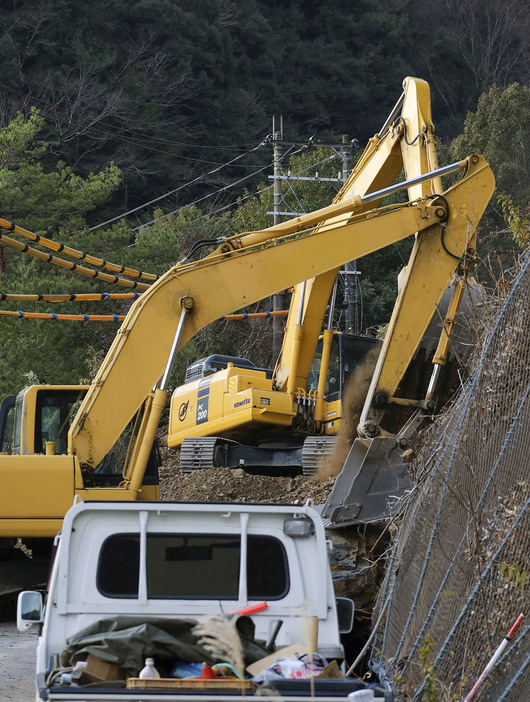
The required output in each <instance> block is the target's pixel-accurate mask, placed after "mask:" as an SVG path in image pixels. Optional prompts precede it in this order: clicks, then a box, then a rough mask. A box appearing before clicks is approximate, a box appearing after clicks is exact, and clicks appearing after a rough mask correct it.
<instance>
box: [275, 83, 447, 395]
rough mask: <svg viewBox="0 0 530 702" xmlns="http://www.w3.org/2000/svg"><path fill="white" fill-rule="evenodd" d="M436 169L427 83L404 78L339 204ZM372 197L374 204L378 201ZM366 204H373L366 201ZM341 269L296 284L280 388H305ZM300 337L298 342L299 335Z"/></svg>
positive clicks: (435, 185) (432, 183) (436, 181)
mask: <svg viewBox="0 0 530 702" xmlns="http://www.w3.org/2000/svg"><path fill="white" fill-rule="evenodd" d="M437 168H438V160H437V156H436V148H435V144H434V126H433V123H432V117H431V99H430V89H429V85H428V83H426V82H425V81H423V80H421V79H419V78H410V77H409V78H406V79H405V80H404V81H403V93H402V95H401V97H400V99H399V100H398V101H397V103H396V105H395V107H394V108H393V110H392V112H391V113H390V115H389V117H388V119H387V120H386V122H385V124H384V125H383V127H382V128H381V130H380V131H379V133H378V134H376V135H375V136H373V137H372V138H371V139H370V141H369V142H368V144H367V146H366V148H365V150H364V152H363V154H362V156H361V157H360V158H359V160H358V162H357V164H356V166H355V168H354V169H353V171H352V173H351V175H350V177H349V178H348V180H347V182H346V183H345V184H344V186H343V187H342V189H341V190H340V192H339V193H338V194H337V196H336V198H335V200H334V202H335V203H339V202H341V201H344V200H347V199H348V198H350V197H352V196H353V195H358V196H363V195H367V194H368V193H373V192H376V191H380V190H383V189H385V188H387V187H388V186H390V185H392V183H393V182H394V181H395V179H396V178H397V176H398V175H399V173H400V171H401V170H402V169H403V170H404V171H405V177H406V178H407V179H413V178H415V177H417V176H421V175H422V174H425V173H429V172H432V171H435V170H436V169H437ZM441 192H442V185H441V180H440V178H439V177H435V178H433V179H432V180H425V181H423V182H421V183H417V184H416V185H411V186H410V188H409V199H410V200H414V199H417V198H420V197H427V196H429V195H432V194H435V193H441ZM379 202H380V201H374V202H372V203H371V206H373V207H375V206H378V204H379ZM365 207H366V208H367V207H369V205H366V206H365ZM348 217H349V213H346V214H343V215H339V216H337V217H334V218H331V219H330V220H328V221H326V222H325V223H324V224H323V225H322V226H336V225H341V224H343V223H345V222H347V220H348ZM338 272H339V269H338V268H337V269H334V270H331V271H327V272H326V273H324V274H322V275H319V276H316V277H314V278H311V279H310V280H308V281H306V282H305V284H299V285H297V286H296V287H295V289H294V292H293V296H292V299H291V304H290V308H289V316H288V318H287V323H286V328H285V334H284V337H283V343H282V348H281V351H280V355H279V357H278V360H277V362H276V367H275V371H274V383H275V387H276V389H278V390H284V391H285V390H287V389H288V386H289V387H297V388H305V387H306V386H307V378H308V374H309V371H310V368H311V363H312V361H313V357H314V353H315V348H316V345H317V341H318V338H319V335H320V333H321V331H322V324H323V321H324V317H325V314H326V308H327V304H328V301H329V299H330V296H331V291H332V288H333V285H334V283H335V280H336V277H337V274H338ZM297 338H298V339H301V341H300V343H299V344H297V343H296V341H295V339H297Z"/></svg>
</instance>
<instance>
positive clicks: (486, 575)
mask: <svg viewBox="0 0 530 702" xmlns="http://www.w3.org/2000/svg"><path fill="white" fill-rule="evenodd" d="M529 300H530V259H526V261H525V262H523V266H522V269H521V272H520V274H519V275H518V277H517V279H516V280H515V281H514V284H513V287H512V290H511V293H510V295H509V297H508V298H507V300H506V302H505V304H504V306H503V308H502V310H501V312H500V314H499V316H498V318H497V320H496V323H495V325H494V328H493V330H492V332H491V334H490V336H489V338H488V340H487V343H486V345H485V347H484V350H483V353H482V356H481V358H480V360H479V362H478V365H477V368H476V369H475V371H474V372H473V374H472V376H471V378H470V380H469V382H468V383H467V384H466V387H465V389H464V390H463V392H462V394H461V396H460V398H459V400H458V401H457V402H456V403H455V405H454V406H453V408H452V409H451V411H450V412H448V413H447V415H445V417H444V418H442V419H441V420H439V422H438V427H437V428H436V429H435V431H436V435H435V434H434V433H433V438H432V441H431V443H430V446H429V448H428V449H426V450H425V451H424V455H423V456H422V457H421V459H422V460H421V461H419V465H420V466H422V475H420V476H419V481H418V484H417V487H416V488H415V491H414V493H413V494H412V495H410V496H409V500H410V502H409V504H408V505H407V508H406V510H405V513H404V516H403V520H402V522H401V525H400V527H399V532H398V534H397V538H396V541H395V544H394V548H393V552H392V554H391V561H390V564H389V568H388V571H387V576H386V579H385V582H384V585H383V588H382V591H381V593H380V597H379V602H378V608H379V612H377V611H376V612H375V617H376V618H377V617H378V614H379V613H380V612H381V611H382V610H383V608H384V609H385V610H386V614H385V616H384V617H382V624H381V625H380V627H379V629H378V631H377V634H376V638H375V640H374V646H373V649H372V653H371V664H372V666H373V667H374V668H375V669H376V670H377V672H378V674H379V675H380V677H381V678H382V679H383V680H385V681H386V682H388V683H389V684H391V685H392V686H393V687H394V689H395V690H396V692H397V694H398V697H399V696H400V695H401V699H414V700H420V699H422V697H423V699H424V700H429V702H430V701H431V700H432V699H437V700H460V699H463V698H464V697H465V695H466V694H467V693H468V692H469V690H470V689H471V687H472V686H473V683H474V682H475V680H476V679H477V678H478V676H479V675H480V673H481V672H482V670H483V668H484V666H485V665H486V663H487V662H488V660H489V659H490V658H491V656H492V655H493V653H494V652H495V650H496V648H497V646H498V645H499V644H500V643H501V641H502V640H503V637H504V636H505V635H506V634H507V633H508V631H509V629H510V628H511V625H512V624H513V622H514V621H515V620H516V619H517V617H518V615H519V614H520V613H521V612H522V613H524V614H526V616H527V618H526V619H525V620H524V621H523V624H522V626H521V627H520V628H519V630H518V631H517V632H516V635H515V636H514V639H513V642H512V643H511V644H510V645H509V646H508V648H507V649H506V651H505V652H504V655H503V657H502V658H501V660H500V661H499V663H498V665H497V666H496V667H495V668H494V670H493V671H492V673H491V674H490V676H489V678H488V679H487V681H486V682H485V683H484V685H483V686H482V688H481V689H480V692H479V694H478V696H477V698H476V699H477V700H480V702H484V701H486V700H490V701H493V700H495V701H497V700H506V701H507V700H510V701H512V702H516V701H517V702H519V701H522V700H526V699H529V700H530V665H529V661H530V632H529V629H530V607H529V603H530V598H529V595H528V593H529V590H530V574H529V571H530V565H529V562H528V559H529V554H530V512H529V503H530V449H529V440H530V304H529ZM433 689H434V690H436V692H432V690H433Z"/></svg>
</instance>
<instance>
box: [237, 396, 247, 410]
mask: <svg viewBox="0 0 530 702" xmlns="http://www.w3.org/2000/svg"><path fill="white" fill-rule="evenodd" d="M243 405H250V398H248V397H245V399H244V400H239V402H234V409H235V408H236V407H243Z"/></svg>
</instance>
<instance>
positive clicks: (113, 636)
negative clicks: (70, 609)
mask: <svg viewBox="0 0 530 702" xmlns="http://www.w3.org/2000/svg"><path fill="white" fill-rule="evenodd" d="M231 621H232V622H233V623H234V624H235V626H236V629H237V631H238V634H239V638H240V639H241V644H242V647H243V653H244V657H245V664H246V665H250V664H251V663H253V662H255V661H257V660H260V659H261V658H264V657H265V656H267V655H269V653H270V651H268V650H267V649H266V648H265V647H264V645H263V643H262V642H260V641H256V640H255V639H254V631H255V628H254V623H253V621H252V619H250V617H245V616H236V617H234V618H232V619H231ZM196 624H197V622H196V621H195V620H192V619H149V620H147V621H146V620H145V619H141V618H139V617H130V616H117V617H113V618H112V619H102V620H100V621H98V622H95V623H94V624H91V625H90V626H87V627H85V628H84V629H81V631H79V632H77V634H74V635H73V636H71V637H70V638H69V639H68V640H67V642H66V646H65V647H64V648H63V650H62V651H61V657H60V660H61V665H62V666H65V667H67V666H71V665H75V663H76V662H77V661H82V660H86V658H87V656H88V654H92V655H93V656H96V658H99V659H100V660H102V661H105V662H107V663H116V664H118V665H119V666H120V667H121V668H123V670H125V672H126V673H127V674H128V675H133V676H135V675H137V674H138V672H139V671H140V670H141V669H142V668H143V667H144V664H145V659H146V658H148V657H152V658H155V660H156V662H157V664H158V665H162V666H163V665H164V662H167V664H168V665H170V664H172V663H174V662H175V661H176V660H179V661H183V662H185V663H194V662H199V663H200V662H203V661H204V662H205V663H208V664H212V663H215V662H217V661H216V659H214V658H212V655H211V654H210V653H208V652H207V651H206V649H205V648H204V647H203V646H200V645H199V644H198V643H197V637H196V636H195V635H194V634H193V633H192V629H193V628H194V627H195V626H196Z"/></svg>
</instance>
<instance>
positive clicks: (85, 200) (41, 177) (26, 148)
mask: <svg viewBox="0 0 530 702" xmlns="http://www.w3.org/2000/svg"><path fill="white" fill-rule="evenodd" d="M41 127H42V119H41V117H40V116H39V115H38V113H37V112H36V111H35V110H32V111H31V112H30V114H29V116H28V118H27V119H24V118H23V117H22V116H20V115H19V116H18V117H16V118H15V119H14V120H13V121H12V122H11V123H10V124H9V125H8V126H7V127H5V128H2V129H0V203H1V205H2V216H3V217H4V218H5V219H8V220H10V221H14V222H15V223H16V224H19V225H22V226H24V227H25V228H29V229H30V230H34V231H36V232H40V233H41V234H42V233H46V234H47V235H48V236H50V237H51V238H52V239H57V238H59V240H63V241H64V242H65V243H68V244H70V245H72V243H73V242H74V239H73V238H72V232H73V231H74V230H75V229H76V228H79V227H84V226H85V220H84V216H85V214H86V213H87V212H89V211H90V210H92V209H94V208H95V207H97V206H98V205H100V204H101V203H103V202H105V201H107V200H108V199H109V198H110V197H111V196H112V193H113V191H114V190H115V188H116V187H117V185H118V183H119V182H120V174H119V171H118V169H117V168H116V167H114V166H112V165H111V166H109V167H108V168H107V169H105V170H104V171H103V172H102V173H100V174H95V175H94V174H89V175H88V176H87V177H86V178H81V177H79V176H77V175H76V174H75V173H74V172H73V171H72V170H71V169H70V168H66V167H65V166H64V164H61V163H59V164H55V166H54V167H52V168H50V169H47V168H45V167H44V165H43V160H44V158H45V157H46V155H47V148H46V145H45V144H38V143H37V141H36V139H37V135H38V132H39V129H40V128H41ZM9 234H11V233H9ZM15 238H16V237H15ZM25 243H27V240H25ZM33 246H35V247H36V248H39V245H38V244H36V245H33ZM74 246H75V243H74ZM41 248H42V247H41ZM0 260H1V263H2V269H1V271H0V281H1V283H0V284H1V287H2V290H3V291H5V292H9V293H19V294H22V293H52V292H65V291H72V290H73V291H75V292H84V291H91V292H93V291H94V284H93V282H92V281H91V280H87V279H81V278H80V277H79V276H77V275H75V274H73V273H68V272H64V271H62V270H57V269H55V268H52V267H51V266H48V265H47V264H45V263H42V262H39V261H36V260H34V259H30V258H28V257H27V256H26V255H24V254H22V253H19V252H16V251H13V250H12V249H8V248H7V247H5V246H4V247H2V249H1V258H0ZM1 304H2V309H23V310H24V311H27V312H43V311H48V310H47V309H46V307H45V306H43V305H42V304H41V305H39V304H38V303H27V304H23V303H8V302H4V303H1ZM52 311H54V312H70V313H71V312H75V313H79V312H80V311H83V312H85V311H89V310H87V309H83V310H80V308H79V307H73V306H72V305H69V304H68V303H65V304H61V305H58V306H55V307H54V308H53V309H52ZM98 311H101V310H98ZM102 324H103V323H100V324H98V325H97V326H94V327H90V328H89V327H88V325H87V324H82V323H76V322H58V321H51V322H50V321H33V320H26V319H20V320H15V319H13V318H5V317H0V339H1V341H0V394H2V395H5V394H7V393H10V392H16V391H17V390H20V389H21V387H22V386H23V385H24V384H27V383H28V381H29V380H31V381H33V382H37V381H38V382H47V383H76V382H79V380H80V378H85V379H86V378H87V377H90V376H91V374H92V373H91V370H92V369H91V360H92V358H93V357H94V356H97V355H98V354H99V353H100V352H101V349H102V347H104V345H105V344H107V343H108V338H105V339H104V340H102V339H101V338H100V337H101V336H105V334H106V332H103V326H102ZM112 336H113V334H112Z"/></svg>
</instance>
